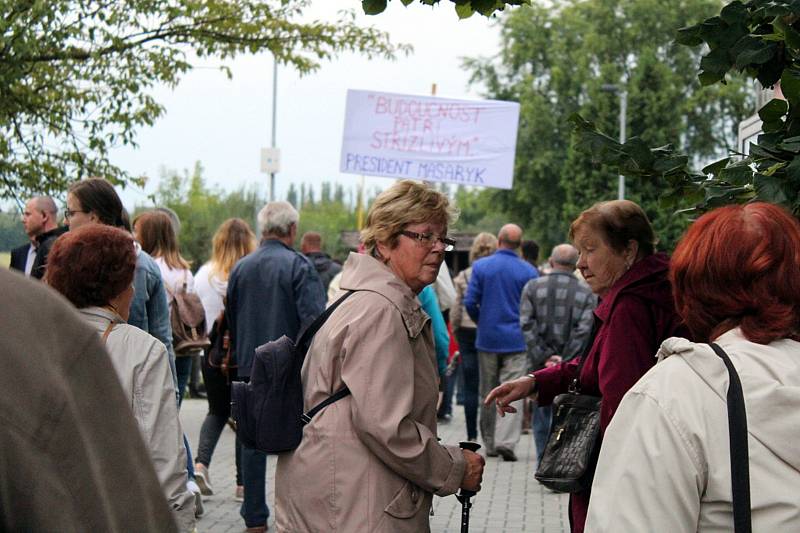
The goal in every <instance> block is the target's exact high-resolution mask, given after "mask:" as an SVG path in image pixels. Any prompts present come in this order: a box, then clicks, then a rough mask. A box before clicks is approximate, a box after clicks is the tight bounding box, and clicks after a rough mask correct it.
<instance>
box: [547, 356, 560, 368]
mask: <svg viewBox="0 0 800 533" xmlns="http://www.w3.org/2000/svg"><path fill="white" fill-rule="evenodd" d="M562 360H563V358H562V357H561V356H560V355H551V356H550V357H548V358H547V361H545V362H544V367H545V368H550V367H551V366H556V365H557V364H559V363H561V361H562Z"/></svg>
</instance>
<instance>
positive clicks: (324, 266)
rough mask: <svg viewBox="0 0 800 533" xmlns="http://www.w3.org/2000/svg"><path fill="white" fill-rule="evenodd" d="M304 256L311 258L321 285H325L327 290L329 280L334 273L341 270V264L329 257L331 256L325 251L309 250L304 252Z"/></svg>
mask: <svg viewBox="0 0 800 533" xmlns="http://www.w3.org/2000/svg"><path fill="white" fill-rule="evenodd" d="M306 257H308V258H309V259H311V262H312V263H314V268H316V269H317V274H319V279H320V281H322V286H323V287H325V290H326V291H327V290H328V285H330V284H331V280H332V279H333V278H334V276H336V274H338V273H339V272H341V271H342V265H340V264H339V263H337V262H335V261H334V260H333V259H331V256H329V255H328V254H326V253H325V252H309V253H307V254H306Z"/></svg>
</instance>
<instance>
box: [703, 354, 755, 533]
mask: <svg viewBox="0 0 800 533" xmlns="http://www.w3.org/2000/svg"><path fill="white" fill-rule="evenodd" d="M709 346H711V348H712V349H713V350H714V352H715V353H716V354H717V355H718V356H719V357H720V358H721V359H722V362H723V363H725V367H726V368H727V369H728V375H729V376H730V378H729V382H730V383H729V385H728V395H727V400H728V431H729V433H730V435H729V438H730V447H731V480H732V487H731V488H732V493H733V530H734V531H735V533H750V531H751V527H752V526H751V522H750V465H749V456H748V449H747V412H746V410H745V405H744V395H743V393H742V382H741V381H739V374H737V373H736V369H735V368H734V366H733V363H731V360H730V358H729V357H728V354H726V353H725V350H723V349H722V348H720V347H719V345H718V344H716V343H713V342H712V343H710V344H709Z"/></svg>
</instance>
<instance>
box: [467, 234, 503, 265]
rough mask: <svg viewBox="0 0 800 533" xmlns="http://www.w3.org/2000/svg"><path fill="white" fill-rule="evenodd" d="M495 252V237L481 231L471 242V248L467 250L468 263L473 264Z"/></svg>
mask: <svg viewBox="0 0 800 533" xmlns="http://www.w3.org/2000/svg"><path fill="white" fill-rule="evenodd" d="M495 251H497V237H495V236H494V235H492V234H491V233H487V232H485V231H482V232H481V233H478V235H476V236H475V239H474V240H473V241H472V247H470V249H469V262H470V263H473V262H474V261H476V260H478V259H480V258H481V257H486V256H487V255H492V254H493V253H495Z"/></svg>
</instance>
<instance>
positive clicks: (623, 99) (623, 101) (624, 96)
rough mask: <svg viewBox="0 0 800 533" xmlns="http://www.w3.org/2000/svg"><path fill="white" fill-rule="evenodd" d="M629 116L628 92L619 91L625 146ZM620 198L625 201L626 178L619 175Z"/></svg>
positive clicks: (620, 118)
mask: <svg viewBox="0 0 800 533" xmlns="http://www.w3.org/2000/svg"><path fill="white" fill-rule="evenodd" d="M627 114H628V92H627V91H625V90H624V89H621V90H620V91H619V143H620V144H625V124H626V122H627ZM618 197H619V199H620V200H624V199H625V176H623V175H622V174H620V175H619V186H618Z"/></svg>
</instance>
